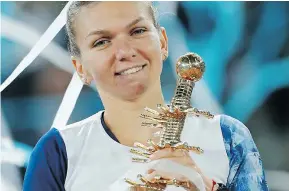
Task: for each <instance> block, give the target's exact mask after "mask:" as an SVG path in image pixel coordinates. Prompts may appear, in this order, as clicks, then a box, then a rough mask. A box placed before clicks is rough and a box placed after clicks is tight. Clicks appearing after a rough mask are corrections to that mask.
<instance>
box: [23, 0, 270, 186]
mask: <svg viewBox="0 0 289 191" xmlns="http://www.w3.org/2000/svg"><path fill="white" fill-rule="evenodd" d="M67 33H68V36H69V42H70V52H71V54H72V63H73V65H74V67H75V69H76V71H77V72H78V74H79V76H80V77H81V79H82V80H83V83H85V84H90V83H91V82H92V81H93V82H95V84H96V87H97V90H98V93H99V95H100V97H101V100H102V103H103V105H104V108H105V111H104V112H103V111H101V112H99V113H96V114H95V115H93V116H91V117H89V118H87V119H84V120H82V121H80V122H78V123H75V124H71V125H68V126H66V127H57V129H56V128H53V129H51V130H50V131H49V132H48V133H47V134H46V135H44V136H43V137H42V138H41V139H40V141H39V142H38V143H37V145H36V147H35V149H34V151H33V154H32V156H31V159H30V163H29V166H28V168H27V171H26V175H25V180H24V190H27V191H28V190H29V191H33V190H37V191H38V190H120V187H117V186H116V185H120V184H121V183H120V182H123V178H124V177H126V176H129V173H128V172H130V170H131V169H134V168H135V169H137V168H138V167H140V166H141V165H143V164H135V163H132V162H131V156H130V155H129V149H130V148H131V147H132V146H133V145H134V143H135V142H139V143H142V144H146V142H147V140H148V139H152V140H153V141H154V142H158V138H156V137H154V136H153V134H154V132H155V131H156V130H154V129H149V128H143V127H141V119H140V118H139V116H140V114H141V113H143V109H144V107H149V108H152V109H156V105H157V104H163V105H164V104H165V101H164V98H163V95H162V90H161V82H160V75H161V71H162V63H163V61H164V60H165V59H166V58H167V56H168V38H167V36H166V31H165V29H164V28H162V27H160V26H159V25H158V23H157V21H156V18H155V13H154V9H153V7H152V5H151V3H147V2H73V3H72V5H71V6H70V8H69V11H68V19H67ZM183 139H184V140H186V141H187V140H188V143H189V144H190V145H198V146H200V147H201V148H202V149H204V150H205V153H204V154H202V155H197V154H195V153H188V152H180V150H175V151H172V150H169V149H164V150H160V151H157V152H156V153H155V154H154V155H153V156H151V158H150V159H151V161H158V160H160V159H167V160H169V161H173V162H174V163H176V164H178V165H181V166H183V167H186V168H188V169H190V170H191V171H192V172H197V173H198V174H199V175H200V178H201V180H202V183H203V185H204V187H205V189H206V190H222V189H223V190H227V189H229V190H240V191H241V190H267V189H268V188H267V184H266V181H265V177H264V171H263V168H262V162H261V160H260V155H259V153H258V150H257V148H256V145H255V144H254V141H253V140H252V137H251V135H250V133H249V131H248V129H247V128H246V127H245V126H244V125H243V124H242V123H241V122H239V121H237V120H236V119H233V118H231V117H229V116H225V115H220V116H215V117H214V119H213V120H207V119H204V118H196V117H188V120H187V121H186V124H185V127H184V136H183ZM144 176H145V178H146V179H147V180H149V181H151V182H154V181H156V180H157V179H158V178H160V177H162V178H166V179H176V180H178V181H184V180H185V181H188V182H190V183H191V185H192V186H191V187H190V188H185V189H187V190H195V188H196V187H197V185H196V184H197V183H196V182H193V181H192V179H191V178H190V177H188V176H186V175H184V174H181V173H179V172H178V173H172V172H169V171H166V170H158V169H154V168H148V169H146V174H145V175H144ZM135 178H136V177H135ZM218 187H226V188H225V189H224V188H218Z"/></svg>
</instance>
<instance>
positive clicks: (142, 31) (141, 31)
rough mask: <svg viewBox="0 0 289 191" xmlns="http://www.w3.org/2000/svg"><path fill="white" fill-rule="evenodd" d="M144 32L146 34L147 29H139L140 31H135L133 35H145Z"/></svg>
mask: <svg viewBox="0 0 289 191" xmlns="http://www.w3.org/2000/svg"><path fill="white" fill-rule="evenodd" d="M144 32H146V29H144V28H139V29H135V30H134V31H133V32H132V34H133V35H134V34H136V35H137V34H142V33H144Z"/></svg>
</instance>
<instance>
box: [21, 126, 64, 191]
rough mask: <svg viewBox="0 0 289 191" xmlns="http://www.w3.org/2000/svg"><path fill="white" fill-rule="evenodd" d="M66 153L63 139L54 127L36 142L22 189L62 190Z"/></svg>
mask: <svg viewBox="0 0 289 191" xmlns="http://www.w3.org/2000/svg"><path fill="white" fill-rule="evenodd" d="M66 172H67V154H66V148H65V144H64V141H63V139H62V137H61V135H60V133H59V131H58V130H57V129H55V128H52V129H50V130H49V131H48V132H47V133H46V134H45V135H44V136H43V137H42V138H41V139H40V140H39V141H38V143H37V144H36V146H35V148H34V149H33V152H32V154H31V156H30V159H29V164H28V167H27V169H26V173H25V177H24V183H23V191H39V190H41V191H64V190H65V189H64V183H65V178H66Z"/></svg>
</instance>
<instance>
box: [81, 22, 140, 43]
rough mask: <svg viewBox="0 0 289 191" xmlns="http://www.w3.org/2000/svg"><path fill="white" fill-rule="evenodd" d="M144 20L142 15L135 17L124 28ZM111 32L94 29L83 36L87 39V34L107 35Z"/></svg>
mask: <svg viewBox="0 0 289 191" xmlns="http://www.w3.org/2000/svg"><path fill="white" fill-rule="evenodd" d="M142 20H144V17H138V18H137V19H134V20H133V21H132V22H130V23H129V24H127V25H126V26H125V28H130V27H131V26H133V25H135V24H137V23H139V22H140V21H142ZM110 34H111V33H110V32H109V31H108V30H94V31H91V32H89V33H88V35H87V36H86V37H85V39H87V38H88V37H89V36H92V35H106V36H109V35H110Z"/></svg>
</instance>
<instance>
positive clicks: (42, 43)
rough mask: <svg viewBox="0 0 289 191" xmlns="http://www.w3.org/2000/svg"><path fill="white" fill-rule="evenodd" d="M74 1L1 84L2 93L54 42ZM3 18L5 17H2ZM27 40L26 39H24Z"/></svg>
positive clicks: (64, 9) (67, 5)
mask: <svg viewBox="0 0 289 191" xmlns="http://www.w3.org/2000/svg"><path fill="white" fill-rule="evenodd" d="M71 2H72V1H70V2H68V3H67V4H66V5H65V7H64V8H63V10H62V11H61V12H60V14H59V15H58V16H57V18H56V19H55V20H54V21H53V23H52V24H51V25H50V26H49V27H48V29H47V30H46V31H45V32H44V34H43V35H42V36H41V38H40V39H39V41H38V42H37V43H36V44H35V45H34V46H33V48H32V49H31V51H30V52H29V53H28V55H27V56H26V57H25V58H24V59H23V60H22V61H21V62H20V64H19V65H18V66H17V67H16V69H15V70H14V71H13V72H12V74H11V75H10V76H9V77H8V78H7V79H6V80H5V81H4V82H3V83H2V84H1V86H0V92H2V91H3V90H4V89H5V88H6V87H8V86H9V85H10V84H11V83H12V82H13V81H14V80H15V79H16V78H17V76H18V75H19V74H21V72H22V71H23V70H25V68H27V67H28V66H29V65H30V64H31V63H32V62H33V60H34V59H35V58H36V57H37V56H38V55H39V54H40V53H41V52H42V51H43V49H44V48H45V47H46V46H47V45H48V44H49V43H50V42H51V41H52V40H53V38H54V37H55V36H56V35H57V34H58V32H59V31H60V30H61V29H62V27H63V26H64V25H65V22H66V12H67V10H68V7H69V5H70V4H71ZM2 17H3V15H2ZM23 38H25V37H23Z"/></svg>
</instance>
